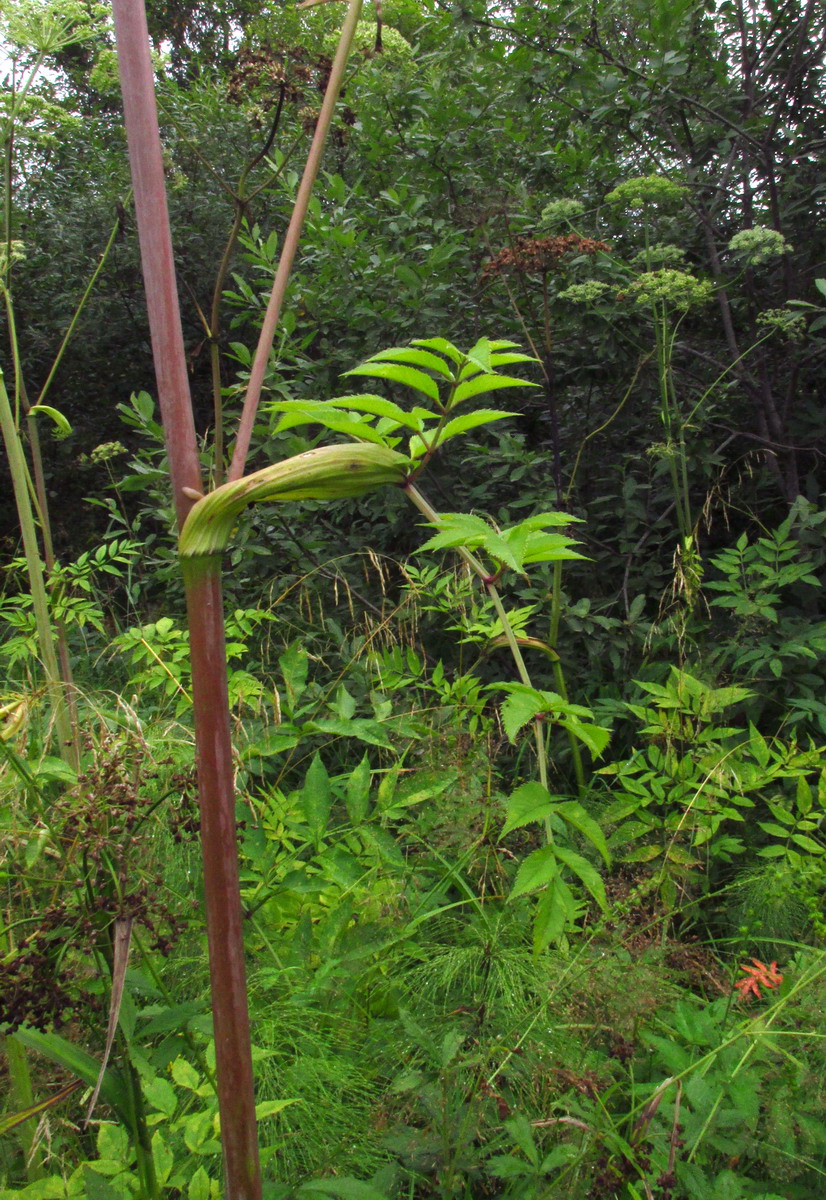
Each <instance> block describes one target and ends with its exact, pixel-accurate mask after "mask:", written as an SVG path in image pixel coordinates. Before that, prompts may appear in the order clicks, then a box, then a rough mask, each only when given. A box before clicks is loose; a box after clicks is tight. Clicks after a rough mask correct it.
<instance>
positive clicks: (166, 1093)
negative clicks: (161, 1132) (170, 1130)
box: [144, 1075, 178, 1117]
mask: <svg viewBox="0 0 826 1200" xmlns="http://www.w3.org/2000/svg"><path fill="white" fill-rule="evenodd" d="M144 1095H145V1096H146V1099H147V1100H148V1101H149V1103H150V1104H151V1106H152V1107H153V1108H155V1109H157V1110H158V1112H162V1113H163V1114H164V1116H165V1117H173V1116H174V1115H175V1109H176V1108H177V1107H178V1095H177V1093H176V1091H175V1089H174V1087H173V1086H172V1084H171V1083H170V1082H169V1080H168V1079H163V1078H162V1077H161V1076H160V1075H156V1076H155V1078H154V1079H150V1080H149V1082H148V1083H146V1084H144Z"/></svg>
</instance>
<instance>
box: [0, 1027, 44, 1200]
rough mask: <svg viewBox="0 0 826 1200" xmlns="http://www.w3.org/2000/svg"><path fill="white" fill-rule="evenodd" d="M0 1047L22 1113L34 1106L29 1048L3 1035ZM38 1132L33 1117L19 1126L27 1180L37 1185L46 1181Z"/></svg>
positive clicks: (17, 1104) (16, 1107) (13, 1096)
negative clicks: (2, 1050)
mask: <svg viewBox="0 0 826 1200" xmlns="http://www.w3.org/2000/svg"><path fill="white" fill-rule="evenodd" d="M0 1044H2V1046H3V1049H4V1050H5V1052H6V1065H7V1066H8V1071H9V1082H10V1084H11V1096H12V1103H13V1104H14V1107H15V1109H16V1110H17V1111H18V1112H21V1111H22V1110H23V1109H24V1108H31V1106H32V1105H33V1104H34V1092H33V1091H32V1080H31V1075H30V1073H29V1060H28V1057H27V1054H26V1047H25V1046H23V1045H21V1043H20V1042H18V1041H17V1039H16V1038H12V1037H4V1036H2V1035H0ZM36 1131H37V1121H36V1119H35V1118H34V1117H30V1118H29V1120H28V1121H24V1122H23V1124H22V1125H18V1127H17V1140H18V1141H19V1143H20V1149H21V1150H22V1152H23V1158H24V1160H25V1163H26V1178H27V1179H28V1181H29V1183H34V1182H35V1181H36V1180H38V1179H42V1178H43V1175H44V1170H43V1164H42V1161H41V1155H40V1154H39V1153H38V1149H37V1146H36V1143H35V1136H36Z"/></svg>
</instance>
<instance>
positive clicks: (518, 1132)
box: [505, 1113, 539, 1167]
mask: <svg viewBox="0 0 826 1200" xmlns="http://www.w3.org/2000/svg"><path fill="white" fill-rule="evenodd" d="M505 1129H506V1131H507V1132H508V1134H509V1135H510V1137H512V1138H513V1140H514V1142H515V1143H516V1145H517V1146H518V1147H519V1149H520V1150H521V1151H522V1153H523V1154H524V1155H525V1157H526V1158H527V1159H529V1160H530V1162H532V1163H533V1165H534V1166H535V1167H537V1166H539V1151H538V1150H537V1148H536V1142H535V1140H534V1136H533V1128H532V1126H531V1123H530V1121H529V1120H528V1118H527V1117H526V1116H523V1115H522V1114H521V1113H520V1114H519V1115H518V1116H516V1117H512V1118H511V1120H509V1121H506V1122H505Z"/></svg>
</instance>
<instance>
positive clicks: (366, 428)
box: [276, 404, 385, 446]
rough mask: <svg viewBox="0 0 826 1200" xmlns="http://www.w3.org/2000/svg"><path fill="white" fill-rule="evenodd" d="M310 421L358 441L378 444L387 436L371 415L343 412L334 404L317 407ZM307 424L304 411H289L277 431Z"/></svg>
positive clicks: (383, 442) (381, 443)
mask: <svg viewBox="0 0 826 1200" xmlns="http://www.w3.org/2000/svg"><path fill="white" fill-rule="evenodd" d="M302 408H303V406H302ZM310 421H311V423H314V424H317V425H323V426H324V427H325V429H329V430H331V431H332V432H333V433H344V434H346V435H347V437H351V438H353V439H355V440H356V441H361V442H368V443H371V444H374V445H378V446H381V445H384V444H385V438H384V437H383V436H382V435H381V433H379V431H378V430H377V429H376V428H375V427H374V426H373V425H372V424H371V420H370V417H369V416H360V415H359V414H358V413H354V412H342V411H341V410H340V409H338V408H335V407H334V405H332V404H325V405H323V406H321V407H319V408H318V409H316V410H315V411H314V412H313V415H312V417H311V418H310ZM305 424H307V420H306V418H305V414H304V412H303V411H295V412H291V413H290V412H288V413H285V414H284V416H283V417H282V418H281V420H280V421H279V422H278V426H277V429H276V432H277V433H281V432H282V431H283V430H285V429H292V428H293V427H294V426H296V425H305Z"/></svg>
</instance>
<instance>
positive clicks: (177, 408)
mask: <svg viewBox="0 0 826 1200" xmlns="http://www.w3.org/2000/svg"><path fill="white" fill-rule="evenodd" d="M113 8H114V17H115V34H116V38H117V45H118V60H119V66H120V73H121V86H122V90H123V104H124V114H125V119H126V132H127V138H128V142H129V158H130V163H131V168H132V182H133V185H134V192H135V211H136V214H137V220H138V233H139V237H140V245H141V261H142V266H143V275H144V282H145V285H146V297H147V308H148V312H149V325H150V332H151V337H152V352H153V357H154V361H155V374H156V379H157V385H158V400H159V403H160V408H161V416H162V420H163V426H164V436H165V439H166V447H167V456H168V459H169V471H170V477H171V482H172V489H173V494H174V499H175V508H176V512H177V515H178V524H179V526H181V525H182V524H183V521H184V519H185V517H186V515H187V512H188V511H189V509H190V507H191V505H192V499H191V497H188V496H187V494H186V492H185V491H184V489H185V488H186V489H187V490H189V491H191V492H193V493H194V494H196V495H197V494H198V493H200V491H201V488H202V484H201V471H200V465H199V461H198V445H197V440H196V437H195V425H194V420H193V416H192V403H191V398H190V394H189V380H188V376H187V368H186V357H185V354H184V344H183V335H182V331H181V319H180V309H179V306H178V291H177V285H176V281H175V266H174V261H173V257H172V239H171V235H170V230H169V216H168V211H167V205H166V190H165V186H164V174H163V157H162V151H161V142H160V134H159V130H158V120H157V110H156V105H155V92H154V78H153V74H152V63H151V59H150V54H149V35H148V31H147V26H146V13H145V11H144V6H143V0H113ZM184 584H185V587H186V595H187V612H188V617H189V632H190V655H191V665H192V691H193V702H194V712H195V744H196V755H197V761H198V796H199V803H200V809H201V848H202V853H203V862H204V894H205V899H206V919H207V935H208V940H209V960H210V978H211V983H212V1012H213V1018H214V1025H215V1051H216V1065H217V1085H218V1106H219V1110H220V1114H221V1141H222V1145H223V1150H224V1178H225V1184H226V1187H225V1193H224V1194H225V1200H260V1197H261V1178H260V1170H259V1165H258V1142H257V1134H256V1122H255V1094H254V1088H253V1074H252V1056H251V1051H250V1036H249V1014H248V1009H247V990H246V977H245V970H244V943H243V928H242V912H241V898H240V890H239V883H238V851H237V841H236V829H235V789H234V778H233V769H232V744H231V740H230V726H229V706H228V696H227V664H226V651H225V639H224V615H223V603H222V597H221V575H220V560H219V559H217V558H210V559H201V560H195V561H193V562H192V563H190V564H188V565H186V566H185V567H184Z"/></svg>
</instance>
